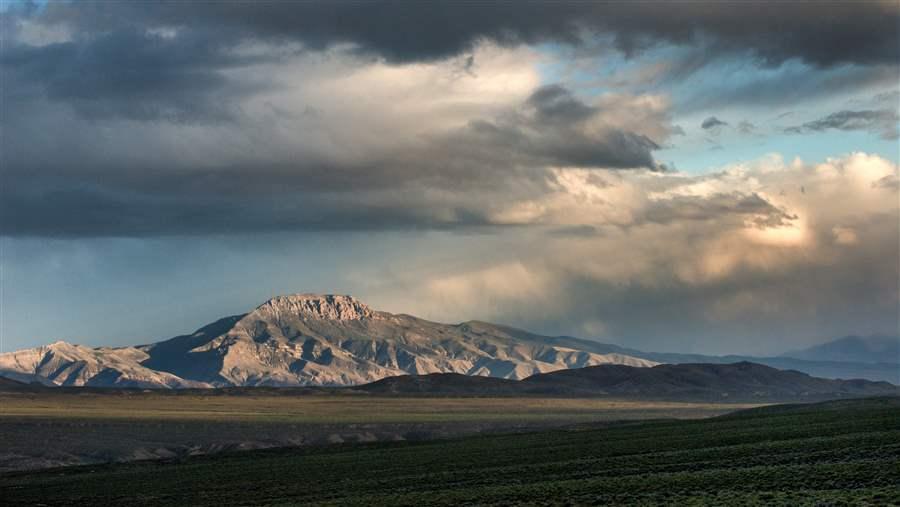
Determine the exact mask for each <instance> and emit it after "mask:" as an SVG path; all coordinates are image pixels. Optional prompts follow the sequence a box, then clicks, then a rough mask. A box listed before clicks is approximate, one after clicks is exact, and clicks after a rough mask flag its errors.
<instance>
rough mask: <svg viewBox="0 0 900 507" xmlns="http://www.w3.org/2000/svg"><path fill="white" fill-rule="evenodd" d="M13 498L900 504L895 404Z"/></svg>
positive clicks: (898, 403) (65, 482)
mask: <svg viewBox="0 0 900 507" xmlns="http://www.w3.org/2000/svg"><path fill="white" fill-rule="evenodd" d="M0 491H2V497H3V501H4V503H5V504H6V505H36V504H45V505H106V504H128V505H161V504H169V505H292V504H329V503H331V504H358V505H432V504H446V505H460V504H479V505H481V504H504V505H509V504H537V505H545V504H566V503H575V504H622V503H627V504H673V505H691V504H716V505H722V504H741V505H747V504H761V505H762V504H765V505H770V504H784V505H894V504H897V503H898V502H900V399H897V398H881V399H868V400H853V401H839V402H829V403H825V404H817V405H799V406H773V407H762V408H757V409H751V410H747V411H743V412H738V413H735V414H731V415H726V416H722V417H717V418H712V419H704V420H693V421H648V422H631V423H622V424H619V425H614V426H611V427H605V428H600V429H596V428H594V429H591V428H589V427H586V428H581V429H573V430H565V431H563V430H553V431H542V432H534V433H521V434H508V435H485V436H476V437H467V438H462V439H457V440H444V441H431V442H420V443H410V442H397V443H373V444H343V445H337V446H330V447H319V448H294V449H270V450H264V451H250V452H243V453H233V454H224V455H217V456H201V457H192V458H185V459H180V460H169V461H154V462H139V463H128V464H112V465H96V466H84V467H71V468H65V469H54V470H45V471H39V472H13V473H7V474H5V475H3V476H0Z"/></svg>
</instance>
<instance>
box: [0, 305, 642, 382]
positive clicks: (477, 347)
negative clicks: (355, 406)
mask: <svg viewBox="0 0 900 507" xmlns="http://www.w3.org/2000/svg"><path fill="white" fill-rule="evenodd" d="M606 350H607V348H606V347H604V346H603V345H602V344H595V343H593V342H589V341H586V340H577V339H567V340H562V341H558V342H553V340H552V339H551V338H550V337H542V336H540V335H535V334H532V333H528V332H527V331H521V330H516V329H513V328H507V327H504V326H497V325H493V324H489V323H484V322H478V321H469V322H464V323H461V324H441V323H436V322H430V321H426V320H423V319H419V318H417V317H413V316H410V315H403V314H391V313H388V312H381V311H376V310H373V309H371V308H370V307H368V305H366V304H364V303H362V302H361V301H359V300H357V299H356V298H353V297H352V296H343V295H331V294H327V295H318V294H308V293H307V294H292V295H287V296H276V297H273V298H271V299H269V300H268V301H266V302H264V303H263V304H261V305H259V306H258V307H256V308H255V309H254V310H252V311H250V312H248V313H246V314H240V315H234V316H230V317H225V318H223V319H219V320H217V321H215V322H212V323H210V324H207V325H206V326H203V327H201V328H200V329H198V330H197V331H195V332H194V333H191V334H188V335H181V336H176V337H174V338H171V339H168V340H164V341H160V342H156V343H150V344H146V345H139V346H134V347H118V348H110V347H105V348H96V349H92V348H89V347H84V346H80V345H72V344H68V343H65V342H57V343H54V344H51V345H49V346H43V347H36V348H33V349H26V350H22V351H16V352H11V353H6V354H0V375H6V376H9V377H11V378H14V379H17V380H23V381H28V382H30V381H34V380H37V381H40V382H43V383H49V384H55V385H71V386H119V387H161V388H173V387H174V388H184V387H222V386H254V385H264V386H303V385H336V386H338V385H357V384H364V383H367V382H371V381H374V380H378V379H380V378H384V377H390V376H397V375H403V374H410V373H412V374H424V373H436V372H456V373H464V374H467V375H478V376H491V377H500V378H511V379H520V378H524V377H526V376H529V375H532V374H534V373H540V372H546V371H552V370H556V369H564V368H573V367H582V366H590V365H596V364H604V363H621V364H629V365H633V366H652V365H654V364H656V362H654V361H650V360H647V359H642V358H636V357H631V356H628V355H625V354H620V353H606V352H605V351H606Z"/></svg>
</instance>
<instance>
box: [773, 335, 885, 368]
mask: <svg viewBox="0 0 900 507" xmlns="http://www.w3.org/2000/svg"><path fill="white" fill-rule="evenodd" d="M784 355H785V356H787V357H795V358H798V359H806V360H811V361H853V362H861V363H895V364H896V363H900V337H897V336H845V337H843V338H839V339H837V340H834V341H830V342H828V343H823V344H820V345H815V346H812V347H809V348H806V349H803V350H798V351H794V352H789V353H787V354H784Z"/></svg>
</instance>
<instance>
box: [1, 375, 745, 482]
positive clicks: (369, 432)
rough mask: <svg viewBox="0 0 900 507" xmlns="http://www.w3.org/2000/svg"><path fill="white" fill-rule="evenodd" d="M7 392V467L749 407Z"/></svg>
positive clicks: (528, 427) (503, 429) (402, 437)
mask: <svg viewBox="0 0 900 507" xmlns="http://www.w3.org/2000/svg"><path fill="white" fill-rule="evenodd" d="M213 393H215V394H210V395H203V394H182V393H173V392H161V393H160V392H132V393H115V392H102V391H95V392H91V391H79V390H78V389H77V388H76V389H72V390H69V391H63V392H58V391H53V390H48V391H41V392H37V393H34V392H24V393H6V394H0V471H4V470H6V471H10V470H25V469H39V468H47V467H53V466H61V465H77V464H86V463H103V462H110V461H129V460H138V459H153V458H173V457H184V456H189V455H197V454H207V453H216V452H223V451H230V450H246V449H259V448H270V447H284V446H307V445H324V444H333V443H341V442H373V441H396V440H428V439H434V438H449V437H455V436H461V435H469V434H475V433H495V432H509V431H523V430H535V429H546V428H551V427H560V426H565V425H572V424H578V423H596V422H603V421H620V420H638V419H660V418H699V417H710V416H714V415H719V414H723V413H726V412H730V411H733V410H737V409H740V408H745V407H747V406H750V405H740V404H714V403H687V402H653V401H624V400H623V401H617V400H608V399H598V398H593V399H571V398H568V399H567V398H537V397H516V398H514V397H506V398H478V397H468V398H452V397H442V398H424V397H376V396H369V395H340V394H326V393H319V394H308V395H272V394H268V395H266V394H263V395H255V394H254V395H222V394H218V393H217V392H213Z"/></svg>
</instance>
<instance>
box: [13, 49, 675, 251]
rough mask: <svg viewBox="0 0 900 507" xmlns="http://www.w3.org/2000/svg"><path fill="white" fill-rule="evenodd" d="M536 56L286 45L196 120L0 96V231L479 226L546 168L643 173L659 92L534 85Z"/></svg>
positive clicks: (663, 108) (651, 164) (661, 109)
mask: <svg viewBox="0 0 900 507" xmlns="http://www.w3.org/2000/svg"><path fill="white" fill-rule="evenodd" d="M286 58H287V57H286ZM535 60H536V57H535V55H534V53H533V52H532V51H531V50H528V49H526V48H523V49H519V50H516V51H508V50H502V49H500V48H498V47H496V46H493V45H484V46H480V47H479V48H478V49H477V50H476V51H475V52H474V53H473V55H472V56H471V57H469V58H466V59H464V60H458V59H455V60H447V61H441V62H435V63H430V64H422V65H415V66H395V65H389V64H386V63H384V62H370V63H368V64H363V65H361V64H360V63H359V62H358V61H357V60H355V59H354V58H350V59H348V58H345V57H342V56H341V55H340V54H330V55H328V57H327V58H322V57H320V56H315V55H309V54H302V55H294V56H291V57H290V62H291V65H283V62H282V61H268V62H265V63H257V64H254V66H252V67H250V68H235V69H233V70H232V71H231V72H232V74H231V75H230V76H229V83H230V84H229V85H228V86H229V87H232V88H241V89H245V90H252V92H248V93H247V94H245V95H235V96H233V97H232V101H231V102H230V103H229V104H228V105H227V111H228V115H229V118H228V120H227V121H217V122H212V123H201V124H197V123H195V122H178V121H175V122H173V121H169V120H170V119H166V118H163V119H160V121H146V117H144V116H141V115H140V114H138V117H134V116H125V117H117V118H113V117H103V118H102V119H98V118H97V117H95V116H85V115H84V114H82V113H83V112H82V111H80V110H79V107H80V106H76V107H74V108H73V107H70V105H68V104H65V103H60V102H58V101H55V100H53V99H49V98H45V97H40V96H37V97H30V98H29V99H27V100H22V101H19V102H17V103H15V104H13V105H10V106H9V113H10V114H9V115H8V118H7V119H8V121H7V127H8V130H6V132H7V133H6V136H5V138H4V143H5V147H6V148H7V149H6V150H4V151H5V153H4V161H5V165H6V170H5V171H4V174H3V177H4V179H5V180H6V181H15V184H14V185H4V186H3V187H2V189H0V194H2V197H3V199H2V200H0V212H2V213H0V216H3V217H5V219H4V220H2V221H0V232H2V233H3V234H7V235H17V236H23V235H24V236H67V237H81V236H159V235H170V234H176V235H203V234H221V233H241V232H248V231H266V230H270V231H271V230H346V229H397V228H438V229H442V228H452V227H471V226H491V225H493V223H492V220H491V215H492V214H493V213H494V212H495V208H497V207H498V206H503V205H504V203H505V202H507V201H509V200H511V199H518V198H522V197H528V196H533V195H539V194H540V193H542V192H544V190H545V187H546V185H547V181H546V178H545V177H544V176H545V174H546V172H547V171H548V170H549V168H550V167H555V166H576V167H584V168H621V169H633V168H650V169H657V168H658V166H657V164H656V162H655V161H654V159H653V155H652V154H653V151H654V150H656V149H657V148H658V147H659V146H660V145H661V144H662V143H664V142H665V141H666V140H667V139H668V137H669V136H670V135H671V134H672V132H673V131H674V128H673V127H672V126H671V124H670V118H669V103H668V101H667V100H666V99H665V98H663V97H660V96H654V95H637V96H630V95H624V94H615V95H613V94H610V95H601V96H597V97H590V98H583V97H579V96H577V95H576V94H575V93H573V92H572V91H571V90H569V89H567V88H566V87H564V86H561V85H544V86H541V84H540V79H539V76H538V72H537V70H536V65H535ZM259 74H265V75H266V76H267V77H268V80H267V81H268V82H269V83H270V85H269V86H267V87H265V88H260V87H254V82H255V76H256V75H259ZM122 100H123V101H126V102H127V101H128V100H129V99H128V98H127V97H123V98H122ZM198 107H202V106H198ZM203 109H204V110H206V111H209V109H208V108H203ZM154 110H155V111H163V110H162V109H158V110H157V109H154ZM222 110H226V109H225V106H223V108H222ZM136 113H137V111H136ZM10 217H15V219H14V220H13V219H11V218H10Z"/></svg>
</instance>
